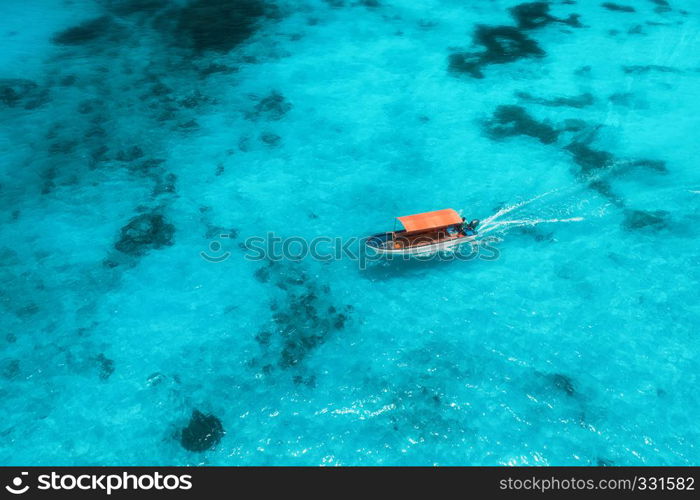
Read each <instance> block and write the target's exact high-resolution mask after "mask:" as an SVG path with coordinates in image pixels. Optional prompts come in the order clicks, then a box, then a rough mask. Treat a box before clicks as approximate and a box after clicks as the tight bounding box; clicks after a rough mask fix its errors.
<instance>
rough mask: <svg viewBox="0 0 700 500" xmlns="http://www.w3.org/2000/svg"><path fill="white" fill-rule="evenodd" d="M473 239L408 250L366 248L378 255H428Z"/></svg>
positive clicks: (458, 239)
mask: <svg viewBox="0 0 700 500" xmlns="http://www.w3.org/2000/svg"><path fill="white" fill-rule="evenodd" d="M475 239H476V236H464V237H463V238H454V239H450V240H445V241H440V242H437V243H432V244H429V245H418V246H414V247H408V248H387V247H374V246H371V245H367V247H368V248H371V249H372V250H374V251H375V252H377V253H378V254H380V255H408V256H412V255H430V254H434V253H438V252H444V251H447V250H451V249H454V248H456V247H458V246H460V245H463V244H464V243H469V242H470V241H474V240H475Z"/></svg>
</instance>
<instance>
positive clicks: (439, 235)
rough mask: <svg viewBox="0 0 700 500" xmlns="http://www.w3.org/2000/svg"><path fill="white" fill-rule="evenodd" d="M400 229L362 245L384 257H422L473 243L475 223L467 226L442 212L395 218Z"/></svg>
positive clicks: (447, 211) (450, 212)
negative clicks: (400, 226) (401, 227)
mask: <svg viewBox="0 0 700 500" xmlns="http://www.w3.org/2000/svg"><path fill="white" fill-rule="evenodd" d="M396 221H398V222H399V223H400V224H401V225H402V226H403V229H399V230H397V229H396V224H395V225H394V230H393V231H391V232H387V233H379V234H374V235H372V236H370V237H369V238H367V240H366V242H365V244H366V246H367V247H368V248H370V249H372V250H373V251H375V252H377V253H380V254H384V255H409V256H410V255H424V254H432V253H437V252H441V251H445V250H449V249H452V248H454V247H457V246H459V245H461V244H463V243H466V242H469V241H473V240H474V239H475V238H476V236H477V231H476V227H477V226H478V225H479V220H478V219H474V220H472V221H471V222H467V220H466V219H465V218H464V217H462V216H461V215H459V214H458V213H457V212H456V211H455V210H453V209H451V208H446V209H444V210H435V211H433V212H425V213H422V214H414V215H404V216H402V217H397V218H396Z"/></svg>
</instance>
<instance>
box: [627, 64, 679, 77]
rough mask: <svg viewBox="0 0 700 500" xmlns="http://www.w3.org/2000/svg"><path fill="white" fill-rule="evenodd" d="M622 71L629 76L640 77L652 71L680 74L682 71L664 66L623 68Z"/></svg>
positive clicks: (651, 65)
mask: <svg viewBox="0 0 700 500" xmlns="http://www.w3.org/2000/svg"><path fill="white" fill-rule="evenodd" d="M622 71H624V72H625V73H627V74H628V75H630V74H631V75H640V74H643V73H649V72H651V71H656V72H659V73H680V70H679V69H677V68H672V67H670V66H662V65H659V64H647V65H632V66H623V67H622Z"/></svg>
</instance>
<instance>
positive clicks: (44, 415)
mask: <svg viewBox="0 0 700 500" xmlns="http://www.w3.org/2000/svg"><path fill="white" fill-rule="evenodd" d="M31 4H32V5H31V6H27V2H20V1H18V0H5V1H4V2H2V5H0V15H2V18H3V27H2V30H1V31H0V37H1V38H0V40H1V43H2V47H3V51H2V55H0V57H1V58H2V66H1V67H2V74H1V75H0V78H2V81H1V82H0V83H1V85H0V87H1V88H0V120H1V121H0V154H1V155H2V163H1V164H0V173H1V178H0V193H1V194H2V198H1V199H2V203H3V205H4V208H5V209H4V210H3V212H2V214H3V215H2V217H3V223H2V225H1V226H0V231H1V234H0V255H1V256H2V258H1V259H0V277H1V280H2V292H1V295H0V297H1V299H2V302H1V305H2V308H3V311H2V316H1V318H2V320H1V321H2V335H1V336H0V395H1V398H0V399H1V400H2V405H1V406H0V413H1V414H0V436H1V439H0V463H2V464H27V465H32V464H45V463H52V464H54V463H55V464H65V465H68V464H96V465H113V464H142V465H145V464H212V465H239V464H240V465H253V464H256V465H282V464H295V465H296V464H298V465H301V464H329V465H336V464H342V465H354V464H357V465H377V464H385V465H390V464H391V465H401V464H443V465H444V464H471V465H480V464H485V465H496V464H512V465H532V464H537V465H546V464H549V465H566V464H572V465H597V464H614V465H686V464H697V463H698V461H699V458H700V452H699V451H698V447H697V443H698V442H699V441H700V429H699V428H698V423H697V422H698V419H697V417H696V415H697V413H698V411H699V410H700V396H699V395H698V391H697V383H698V373H699V372H700V358H699V355H698V340H697V325H698V316H699V314H700V309H699V306H698V297H699V295H698V281H699V279H700V271H698V269H699V267H698V264H699V257H698V255H699V253H698V244H697V241H698V236H699V233H700V230H699V229H698V227H699V226H698V222H700V220H699V217H698V215H697V214H698V207H699V205H700V196H699V195H698V191H699V190H700V179H699V178H698V175H697V165H696V164H697V158H698V156H700V142H699V141H697V140H696V139H695V138H696V137H697V129H698V125H699V124H700V120H699V119H698V116H700V62H698V57H697V56H698V53H700V49H699V47H700V45H699V43H700V36H699V34H700V21H699V18H698V15H699V14H700V11H698V7H697V5H696V4H695V2H692V1H690V0H669V2H668V3H667V2H665V1H662V0H656V1H651V0H650V1H639V2H634V3H632V2H625V3H624V4H625V5H629V6H632V5H633V8H634V12H625V11H620V10H610V9H607V8H604V7H603V6H601V5H600V3H599V2H584V1H579V2H556V3H555V2H552V3H551V4H549V11H548V12H546V13H545V15H544V16H542V15H540V16H529V17H527V16H526V17H523V16H520V22H519V24H520V27H518V15H517V14H518V13H522V12H525V10H524V9H523V8H520V9H519V10H515V11H509V9H510V8H512V7H515V6H516V5H518V2H506V1H490V2H457V1H453V0H443V1H437V0H434V1H428V2H420V6H419V5H418V4H417V3H416V2H411V1H408V0H381V1H379V2H374V1H372V2H370V1H364V2H362V1H358V2H355V1H350V0H345V1H343V0H327V1H303V2H278V3H272V2H269V3H266V4H262V3H259V2H257V1H254V0H248V1H242V0H240V1H230V2H224V1H221V0H189V1H187V0H181V1H178V2H167V1H159V0H120V1H116V0H115V1H106V0H105V1H94V0H73V1H70V2H68V1H59V0H42V1H35V2H31ZM544 5H545V7H541V6H540V7H537V8H539V9H543V8H544V9H545V10H546V5H547V4H544ZM530 8H532V7H530ZM572 15H578V16H579V17H575V16H574V17H571V16H572ZM542 21H544V22H542ZM533 23H534V24H536V25H535V26H533ZM538 23H540V24H541V25H539V24H538ZM478 26H482V28H479V27H478ZM483 26H485V27H486V28H483ZM497 26H506V27H508V28H499V29H493V28H494V27H497ZM475 33H477V37H476V38H474V36H473V35H474V34H475ZM479 33H481V35H478V34H479ZM479 36H481V38H479ZM499 37H500V38H499ZM494 40H495V41H494ZM480 41H481V43H480ZM494 45H495V48H494ZM545 194H546V196H542V197H540V198H537V199H536V200H535V201H533V202H532V203H528V204H525V205H522V206H519V207H517V208H516V209H514V210H512V211H510V212H508V213H507V214H504V215H502V216H500V217H499V218H498V219H497V220H495V221H492V224H493V223H495V222H497V221H500V222H504V221H521V222H523V221H524V222H525V223H524V224H518V223H516V224H510V225H508V224H506V225H503V226H500V227H498V228H495V229H494V230H493V231H489V232H488V235H489V236H497V239H496V240H495V241H493V242H492V243H491V244H492V245H493V246H494V247H495V249H496V252H497V253H496V255H497V258H496V259H493V258H476V259H472V260H469V261H450V262H435V261H433V262H420V261H410V262H391V263H384V264H382V263H369V264H368V265H367V267H366V269H361V268H360V266H359V265H358V263H357V262H354V261H352V260H350V259H348V258H343V259H340V260H337V261H332V262H326V263H324V262H316V261H313V260H311V259H304V260H303V261H302V262H299V263H294V262H276V263H273V264H267V263H261V262H252V261H249V260H246V259H245V258H244V255H245V251H244V249H243V248H241V244H242V243H243V242H244V241H245V240H246V239H247V238H250V237H253V236H265V234H266V233H269V232H271V233H275V234H276V235H279V236H282V237H292V236H300V237H303V238H306V239H311V238H314V237H317V236H331V237H335V236H339V237H342V238H345V239H347V238H351V237H354V236H365V235H368V234H372V233H376V232H379V231H383V230H390V229H391V227H392V224H393V221H392V218H393V217H395V216H398V215H405V214H411V213H418V212H423V211H429V210H435V209H440V208H446V207H453V208H455V209H457V210H459V211H460V212H462V213H463V214H464V215H465V216H466V217H467V218H469V219H472V218H480V219H482V220H484V219H487V218H488V217H489V216H492V215H494V214H496V213H498V211H499V210H502V209H504V208H506V207H511V206H514V205H517V204H519V203H522V202H525V201H528V200H532V199H533V198H535V197H538V196H540V195H545ZM554 219H556V220H566V219H576V220H573V221H570V222H543V223H541V224H536V225H535V224H533V222H536V221H541V220H554ZM491 227H493V225H492V226H491ZM486 228H488V226H486ZM484 232H485V233H486V229H485V230H484ZM220 235H227V236H229V237H225V238H222V237H221V236H220ZM212 243H216V244H218V245H219V246H218V247H217V246H216V245H213V246H212ZM201 252H205V253H206V254H208V255H210V256H212V257H220V256H225V255H228V258H225V259H223V262H220V263H212V262H208V261H207V260H205V259H203V258H202V257H201V256H200V253H201ZM482 257H485V256H484V255H482ZM486 257H488V256H486ZM194 410H197V411H199V412H201V413H202V414H204V415H213V416H215V418H216V419H218V422H220V425H221V428H223V430H224V431H225V434H223V435H221V433H215V434H217V436H216V437H217V439H215V441H217V442H216V443H212V446H211V447H210V449H207V450H205V451H192V450H191V449H187V446H186V445H187V443H186V441H187V440H186V439H183V435H187V433H184V434H183V429H186V428H188V425H190V424H191V423H192V421H193V418H192V414H193V411H194ZM218 438H220V439H218ZM207 444H208V443H207Z"/></svg>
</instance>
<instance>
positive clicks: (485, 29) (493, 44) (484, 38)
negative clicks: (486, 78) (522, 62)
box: [474, 26, 545, 64]
mask: <svg viewBox="0 0 700 500" xmlns="http://www.w3.org/2000/svg"><path fill="white" fill-rule="evenodd" d="M474 42H475V43H477V44H480V45H483V46H484V48H485V49H486V52H485V53H484V54H483V55H482V62H483V63H484V64H504V63H509V62H513V61H517V60H518V59H522V58H526V57H544V55H545V52H544V50H542V49H541V48H540V46H539V45H537V42H536V41H535V40H533V39H532V38H529V37H528V36H527V35H525V34H524V33H522V32H521V31H519V30H517V29H516V28H513V27H511V26H478V27H477V29H476V32H475V33H474Z"/></svg>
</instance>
